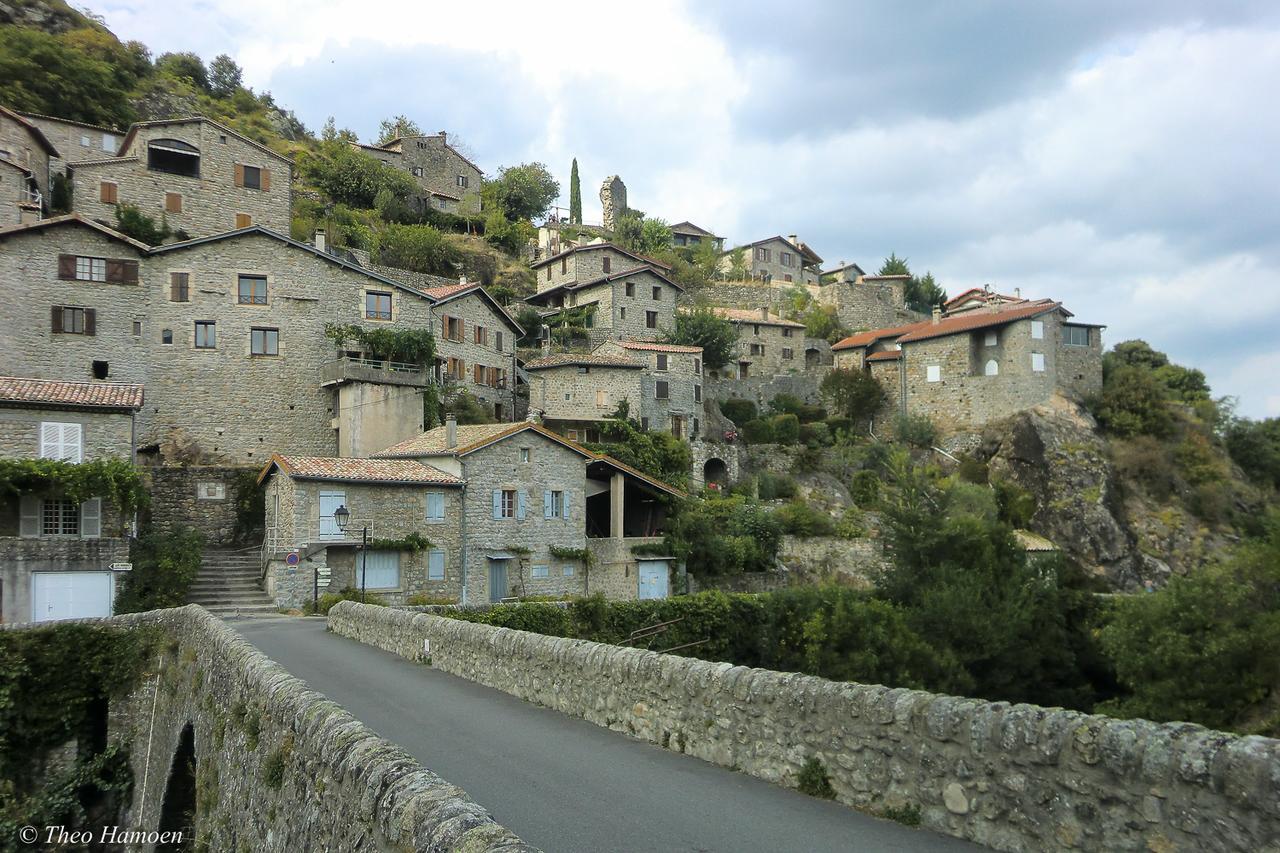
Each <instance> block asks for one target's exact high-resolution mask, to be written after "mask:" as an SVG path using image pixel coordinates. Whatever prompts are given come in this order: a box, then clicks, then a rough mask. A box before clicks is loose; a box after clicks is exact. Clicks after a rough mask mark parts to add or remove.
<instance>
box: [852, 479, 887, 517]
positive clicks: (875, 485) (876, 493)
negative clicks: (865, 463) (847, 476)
mask: <svg viewBox="0 0 1280 853" xmlns="http://www.w3.org/2000/svg"><path fill="white" fill-rule="evenodd" d="M849 497H851V498H852V499H853V502H854V503H855V504H857V505H858V506H860V507H862V508H863V509H872V508H874V507H875V506H876V504H877V503H878V502H879V500H880V475H879V474H877V473H876V472H875V471H855V472H854V474H853V479H852V480H850V481H849Z"/></svg>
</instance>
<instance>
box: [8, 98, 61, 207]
mask: <svg viewBox="0 0 1280 853" xmlns="http://www.w3.org/2000/svg"><path fill="white" fill-rule="evenodd" d="M57 156H58V149H57V148H56V147H54V144H53V142H52V141H51V140H50V139H49V137H48V135H47V134H46V133H45V132H44V131H43V130H41V129H40V128H39V127H38V126H37V125H36V124H35V123H34V122H32V121H31V120H30V119H29V118H27V117H26V116H24V115H22V114H20V113H16V112H14V111H13V110H10V109H6V108H5V107H3V106H0V226H4V225H15V224H18V223H20V222H30V221H34V220H36V219H39V218H40V217H41V216H43V215H44V213H45V212H46V211H47V210H48V209H49V191H50V185H51V174H52V173H51V171H50V166H49V164H50V161H51V160H53V159H56V158H57Z"/></svg>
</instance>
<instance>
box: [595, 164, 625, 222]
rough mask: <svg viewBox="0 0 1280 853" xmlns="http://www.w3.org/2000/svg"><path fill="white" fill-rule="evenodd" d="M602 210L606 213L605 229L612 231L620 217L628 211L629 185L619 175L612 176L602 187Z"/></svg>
mask: <svg viewBox="0 0 1280 853" xmlns="http://www.w3.org/2000/svg"><path fill="white" fill-rule="evenodd" d="M600 208H601V210H602V211H603V213H604V227H605V228H606V229H608V230H610V231H612V230H613V228H614V226H615V225H616V224H617V221H618V217H619V216H621V215H622V214H623V213H624V212H625V211H626V210H627V185H626V184H624V183H623V182H622V178H620V177H618V176H617V175H610V176H609V177H607V178H605V179H604V183H602V184H601V185H600Z"/></svg>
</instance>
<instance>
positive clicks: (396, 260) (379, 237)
mask: <svg viewBox="0 0 1280 853" xmlns="http://www.w3.org/2000/svg"><path fill="white" fill-rule="evenodd" d="M372 255H373V260H374V262H375V263H378V264H383V265H385V266H389V267H398V268H399V269H405V270H412V271H414V272H420V273H426V274H427V275H439V276H447V277H453V276H454V275H456V274H457V267H456V265H457V263H458V260H459V255H458V250H457V249H456V248H455V247H454V245H453V244H452V243H450V242H449V241H448V240H447V239H446V238H445V236H444V234H442V233H441V232H440V231H438V230H437V229H435V228H432V227H431V226H430V225H395V224H389V225H385V226H383V227H382V228H381V229H379V230H378V231H377V232H375V234H374V243H373V250H372Z"/></svg>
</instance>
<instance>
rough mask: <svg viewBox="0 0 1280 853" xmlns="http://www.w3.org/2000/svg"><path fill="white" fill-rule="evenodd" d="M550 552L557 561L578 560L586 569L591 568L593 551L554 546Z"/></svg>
mask: <svg viewBox="0 0 1280 853" xmlns="http://www.w3.org/2000/svg"><path fill="white" fill-rule="evenodd" d="M549 550H550V551H551V556H553V557H555V558H556V559H557V560H577V561H578V562H580V563H582V565H583V566H584V567H585V568H588V569H589V568H591V551H590V549H588V548H565V547H562V546H560V545H552V546H551V548H550V549H549Z"/></svg>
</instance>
